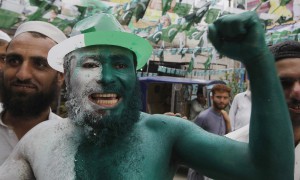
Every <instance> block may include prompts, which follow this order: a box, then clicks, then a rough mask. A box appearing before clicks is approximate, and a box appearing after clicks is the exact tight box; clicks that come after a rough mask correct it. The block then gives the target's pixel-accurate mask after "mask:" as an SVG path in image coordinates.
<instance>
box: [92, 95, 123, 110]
mask: <svg viewBox="0 0 300 180" xmlns="http://www.w3.org/2000/svg"><path fill="white" fill-rule="evenodd" d="M120 99H121V98H120V97H119V96H118V95H117V94H115V93H93V94H91V95H89V100H90V101H92V102H93V103H95V104H97V105H99V106H101V107H105V108H113V107H115V106H116V105H117V104H118V102H119V101H120Z"/></svg>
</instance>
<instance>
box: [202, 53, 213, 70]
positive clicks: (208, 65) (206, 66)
mask: <svg viewBox="0 0 300 180" xmlns="http://www.w3.org/2000/svg"><path fill="white" fill-rule="evenodd" d="M211 58H212V55H211V54H210V55H209V56H208V58H207V60H206V61H205V62H204V64H203V65H204V69H205V70H208V69H209V67H210V63H211Z"/></svg>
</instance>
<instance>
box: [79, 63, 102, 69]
mask: <svg viewBox="0 0 300 180" xmlns="http://www.w3.org/2000/svg"><path fill="white" fill-rule="evenodd" d="M82 67H83V68H97V67H99V65H98V64H97V63H84V64H83V65H82Z"/></svg>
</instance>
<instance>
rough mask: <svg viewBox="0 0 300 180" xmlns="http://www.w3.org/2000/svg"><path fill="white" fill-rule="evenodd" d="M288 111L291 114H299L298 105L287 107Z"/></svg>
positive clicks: (299, 108)
mask: <svg viewBox="0 0 300 180" xmlns="http://www.w3.org/2000/svg"><path fill="white" fill-rule="evenodd" d="M289 110H290V111H292V112H293V113H300V104H293V105H289Z"/></svg>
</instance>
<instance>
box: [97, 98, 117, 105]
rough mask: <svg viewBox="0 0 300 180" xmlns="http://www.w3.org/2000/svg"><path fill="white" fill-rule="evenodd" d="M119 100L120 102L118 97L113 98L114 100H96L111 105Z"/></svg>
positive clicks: (98, 102)
mask: <svg viewBox="0 0 300 180" xmlns="http://www.w3.org/2000/svg"><path fill="white" fill-rule="evenodd" d="M117 102H118V100H117V99H113V100H97V101H96V103H97V104H102V105H105V104H108V105H111V104H116V103H117Z"/></svg>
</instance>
